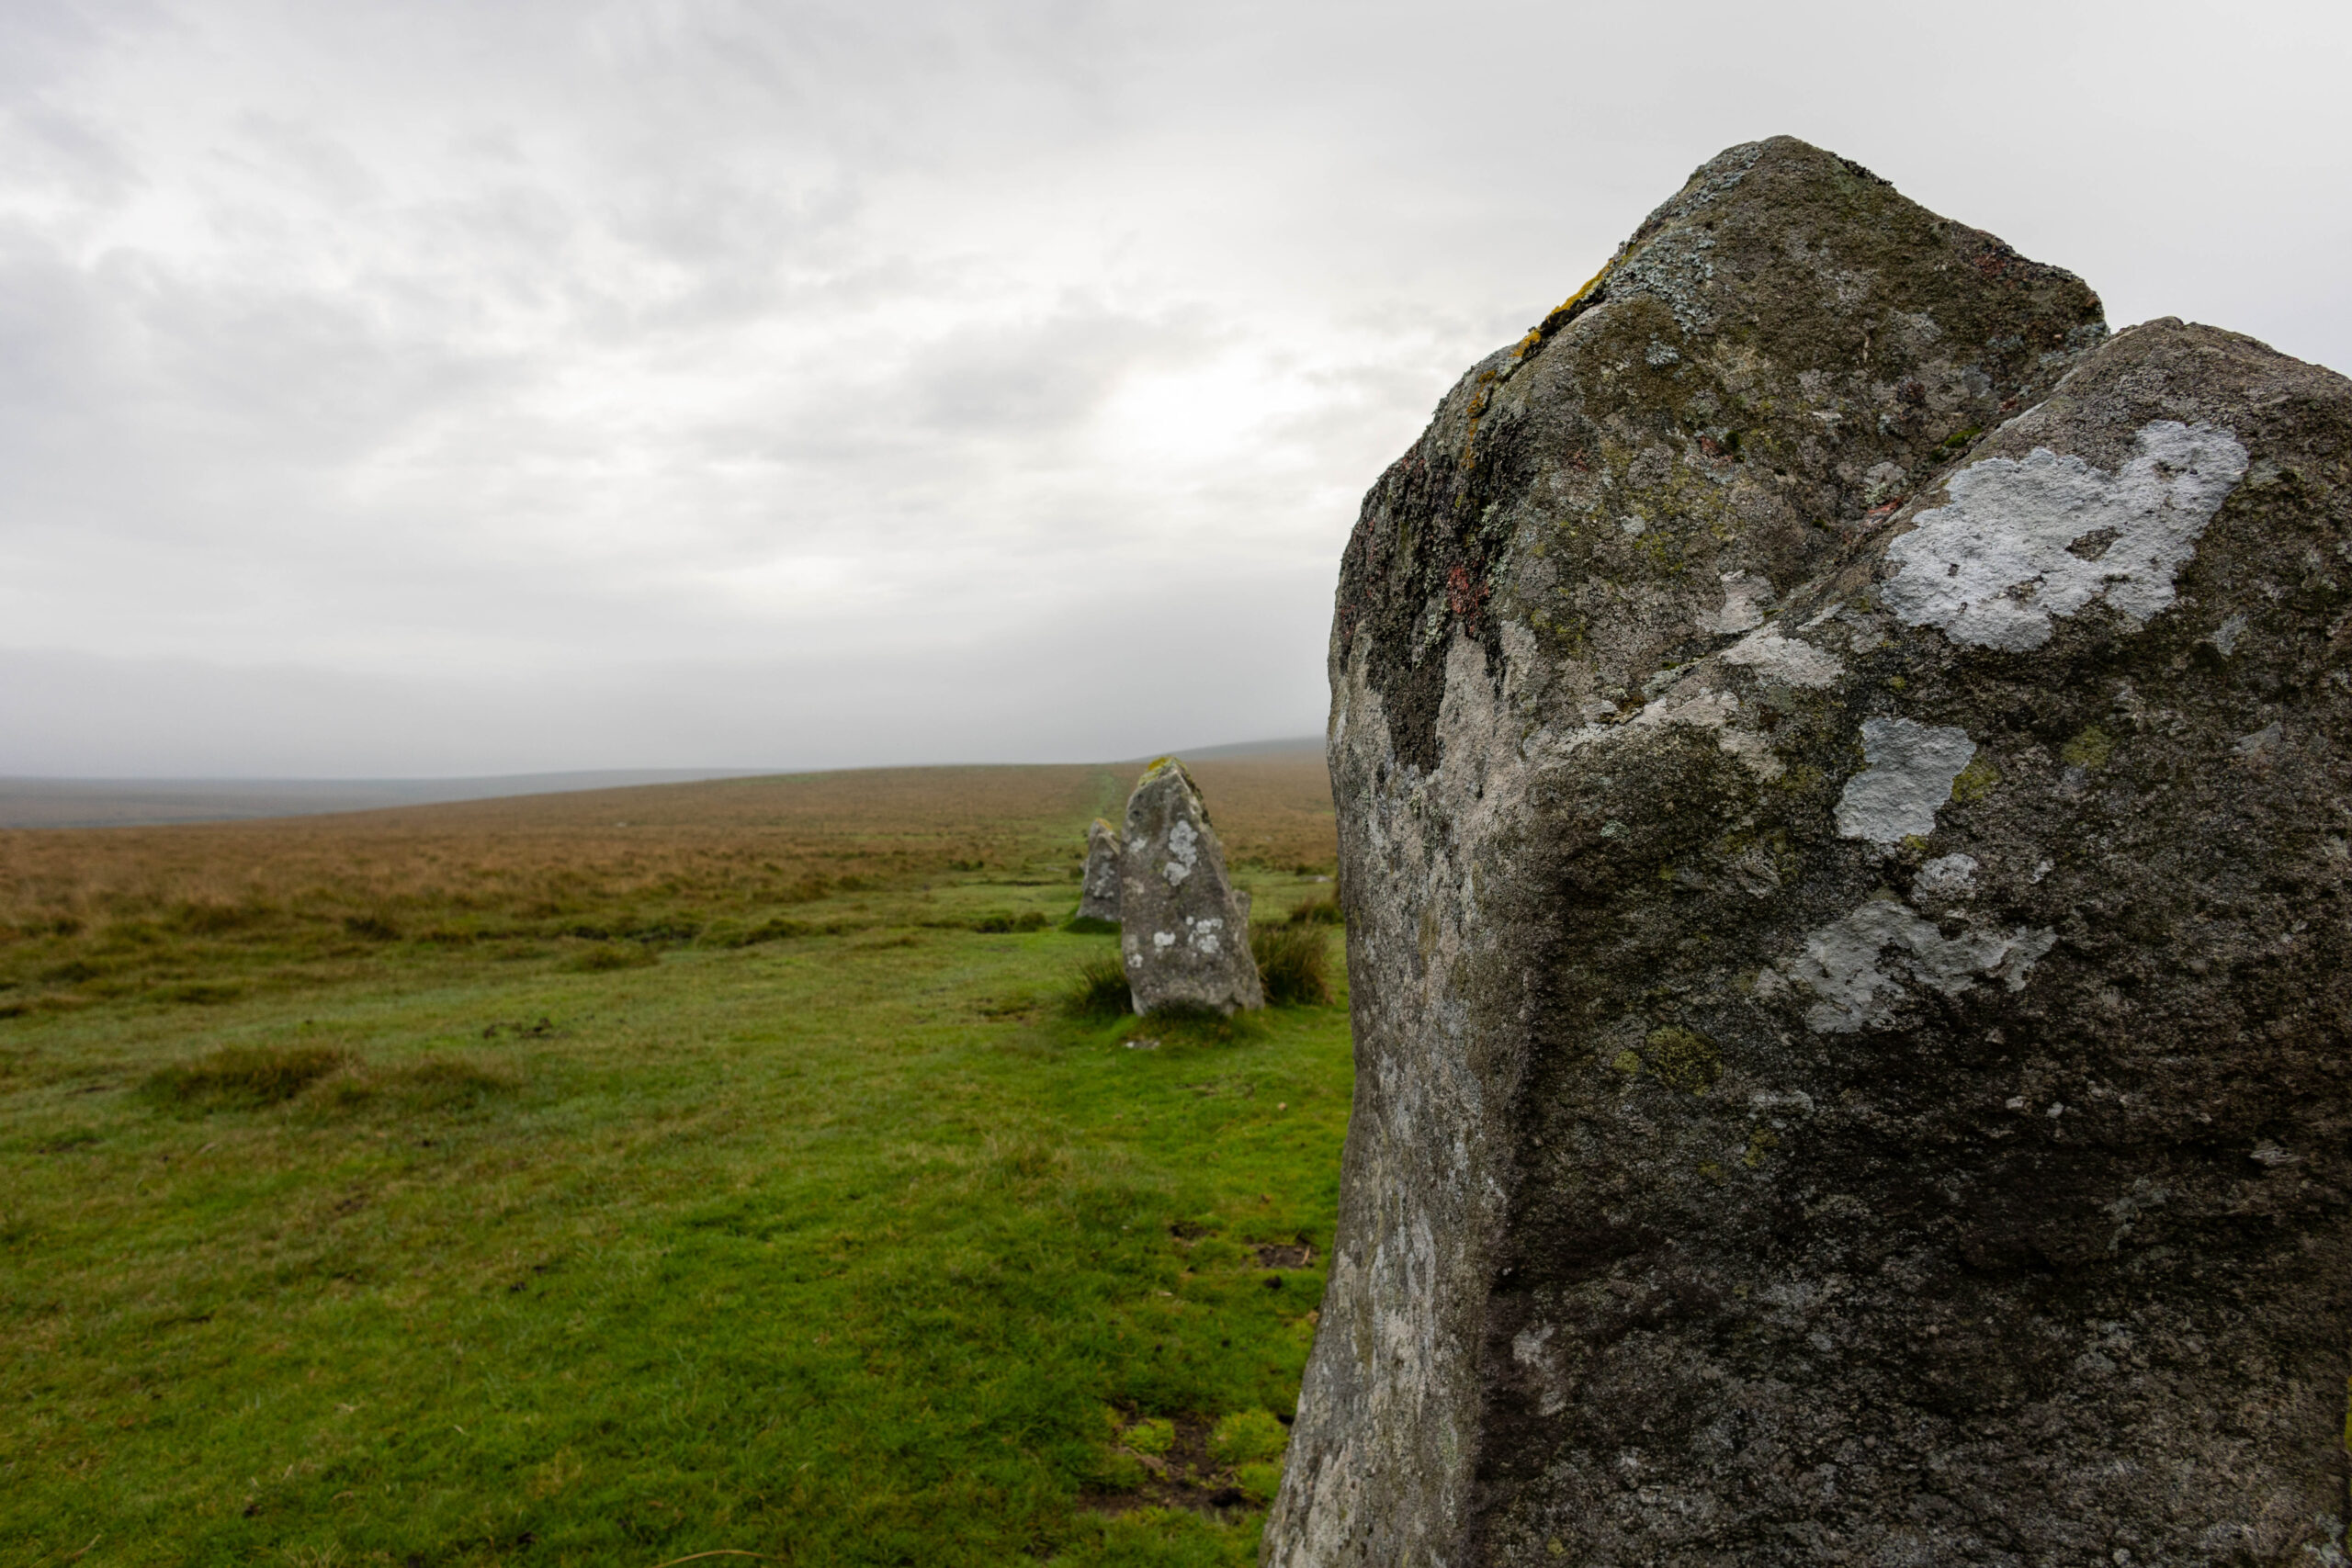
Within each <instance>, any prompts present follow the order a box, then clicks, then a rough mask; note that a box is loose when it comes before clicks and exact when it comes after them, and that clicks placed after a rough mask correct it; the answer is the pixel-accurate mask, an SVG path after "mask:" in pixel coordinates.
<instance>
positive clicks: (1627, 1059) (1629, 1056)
mask: <svg viewBox="0 0 2352 1568" xmlns="http://www.w3.org/2000/svg"><path fill="white" fill-rule="evenodd" d="M1609 1065H1610V1066H1612V1067H1614V1068H1616V1069H1617V1070H1618V1071H1619V1072H1621V1073H1624V1074H1626V1075H1628V1076H1631V1075H1633V1074H1634V1073H1638V1072H1640V1071H1641V1070H1642V1054H1641V1053H1640V1052H1639V1051H1620V1052H1618V1053H1617V1059H1616V1060H1615V1061H1613V1062H1611V1063H1610V1064H1609Z"/></svg>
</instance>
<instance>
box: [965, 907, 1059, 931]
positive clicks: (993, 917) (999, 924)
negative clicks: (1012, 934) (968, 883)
mask: <svg viewBox="0 0 2352 1568" xmlns="http://www.w3.org/2000/svg"><path fill="white" fill-rule="evenodd" d="M972 929H973V930H974V931H980V932H982V933H997V932H1002V931H1044V930H1045V929H1046V917H1045V915H1044V914H1043V912H1041V911H1039V910H1036V909H1028V910H1024V911H1023V912H1022V913H1020V914H1018V915H1012V914H1006V913H1003V912H1001V911H996V912H991V913H989V914H986V915H982V916H981V917H980V918H979V919H977V920H974V921H973V922H972Z"/></svg>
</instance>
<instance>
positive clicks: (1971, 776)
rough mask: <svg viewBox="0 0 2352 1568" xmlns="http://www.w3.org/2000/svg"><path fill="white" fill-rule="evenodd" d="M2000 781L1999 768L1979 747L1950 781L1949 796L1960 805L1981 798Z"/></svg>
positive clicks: (1988, 793) (1991, 791) (1990, 792)
mask: <svg viewBox="0 0 2352 1568" xmlns="http://www.w3.org/2000/svg"><path fill="white" fill-rule="evenodd" d="M2000 782H2001V770H2000V769H1998V768H1996V767H1995V766H1994V765H1993V760H1992V759H1991V758H1990V757H1988V756H1986V755H1985V752H1984V750H1983V749H1982V748H1981V747H1980V748H1979V749H1978V750H1977V752H1976V755H1975V756H1973V757H1971V758H1970V759H1969V760H1968V766H1966V767H1964V768H1962V769H1961V770H1960V776H1959V777H1958V778H1955V779H1953V780H1952V781H1951V797H1952V798H1953V799H1954V800H1957V801H1959V802H1960V803H1961V804H1962V805H1966V804H1967V803H1968V802H1970V801H1972V800H1982V799H1984V798H1985V796H1986V795H1990V794H1992V793H1993V787H1994V786H1995V785H1996V784H1999V783H2000Z"/></svg>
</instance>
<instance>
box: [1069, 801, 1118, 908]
mask: <svg viewBox="0 0 2352 1568" xmlns="http://www.w3.org/2000/svg"><path fill="white" fill-rule="evenodd" d="M1119 858H1120V850H1119V830H1118V829H1116V828H1114V827H1112V826H1111V824H1109V823H1108V822H1105V821H1103V818H1100V817H1097V818H1095V819H1094V820H1093V821H1092V822H1091V823H1090V824H1088V825H1087V829H1086V879H1085V881H1084V882H1083V883H1081V884H1080V892H1079V896H1078V918H1079V919H1081V920H1110V921H1112V922H1114V923H1115V922H1116V921H1117V920H1118V919H1119Z"/></svg>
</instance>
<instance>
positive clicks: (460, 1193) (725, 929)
mask: <svg viewBox="0 0 2352 1568" xmlns="http://www.w3.org/2000/svg"><path fill="white" fill-rule="evenodd" d="M1311 886H1312V885H1311V884H1309V883H1308V882H1306V880H1305V879H1304V878H1299V877H1289V876H1280V877H1277V876H1272V875H1269V876H1265V877H1261V878H1259V879H1258V881H1257V884H1256V887H1257V898H1258V905H1259V908H1261V910H1263V911H1265V913H1264V915H1263V917H1262V918H1263V919H1265V920H1266V922H1267V923H1268V925H1269V926H1270V927H1271V926H1272V925H1273V924H1274V922H1275V919H1276V915H1275V908H1276V907H1278V906H1281V905H1284V904H1287V903H1290V902H1294V901H1295V900H1297V899H1300V898H1303V897H1306V896H1307V894H1308V893H1309V891H1310V888H1311ZM1070 897H1072V893H1071V890H1070V889H1069V886H1068V885H1067V881H1066V879H1060V878H1057V880H1056V881H1054V882H1053V883H1050V884H1049V883H1046V882H1045V881H1043V880H1042V879H1041V880H1040V881H1038V882H1036V883H1035V884H1032V885H1027V886H1024V885H1023V884H1021V883H1019V882H1009V881H1007V880H1005V879H1003V878H1001V877H1000V878H998V879H997V880H994V881H989V880H985V879H981V878H973V879H970V880H969V881H968V882H967V883H964V884H957V885H954V886H947V885H942V886H935V887H932V888H927V889H924V890H922V891H921V892H920V893H919V894H918V893H917V892H915V891H913V890H908V891H906V892H904V893H902V894H890V893H887V892H886V893H880V894H864V893H860V892H858V891H856V890H852V891H851V892H849V893H845V894H841V893H837V894H834V895H832V896H830V897H826V898H821V899H809V900H806V901H803V902H800V903H797V904H796V905H795V907H794V913H793V915H792V917H791V918H790V920H789V921H788V922H786V921H784V920H783V919H782V918H781V917H775V918H770V919H767V924H766V926H765V927H764V928H763V925H762V923H761V921H760V920H755V919H742V920H738V921H735V922H734V923H733V924H731V925H730V924H729V921H728V919H720V918H714V919H708V920H706V921H703V922H702V925H701V935H700V938H699V940H693V941H691V944H687V942H686V940H685V939H681V938H678V937H675V936H673V935H668V934H663V933H653V934H651V935H645V934H637V933H631V934H628V935H623V934H619V933H616V932H612V931H599V932H596V933H594V934H587V933H583V934H582V935H581V936H579V937H571V936H547V937H538V938H534V939H532V940H528V941H525V940H521V939H519V938H518V939H515V940H513V941H504V940H501V941H476V942H443V943H436V942H434V941H432V940H430V938H429V933H430V932H431V931H433V930H434V929H435V925H436V922H438V923H442V924H447V917H445V916H443V915H440V914H436V913H435V911H434V910H432V909H429V908H424V909H413V910H409V911H406V912H404V913H403V914H402V915H401V917H399V918H398V919H385V920H383V921H381V922H380V923H379V924H377V925H368V924H367V923H366V920H365V919H362V920H360V921H359V922H357V923H355V924H353V925H351V926H350V927H348V928H347V929H346V928H344V927H341V926H338V927H337V928H336V929H337V931H338V934H339V936H340V939H341V940H347V941H364V942H367V943H368V944H369V946H368V953H367V954H366V955H365V957H364V958H361V957H352V958H350V959H348V960H341V961H337V963H336V964H330V963H327V962H324V961H322V960H311V959H308V958H303V957H300V956H299V955H298V956H297V957H294V958H289V959H287V960H284V961H283V962H285V963H288V964H300V963H311V964H315V967H314V968H311V969H307V970H301V971H300V972H295V971H293V970H272V971H268V972H267V973H266V974H264V973H263V972H262V971H260V970H257V969H252V968H251V966H252V964H254V963H257V962H259V961H258V960H250V959H248V960H241V961H240V962H241V963H243V964H245V965H246V969H239V968H238V967H237V966H236V965H232V964H226V963H225V961H224V963H223V964H222V965H220V966H219V967H218V968H214V967H208V965H207V964H205V963H204V962H203V961H202V953H203V951H204V944H206V943H214V942H220V941H222V940H224V939H223V935H222V933H221V932H220V931H211V930H207V929H199V928H202V927H204V925H205V922H203V921H200V920H191V921H187V922H184V929H181V930H179V931H176V932H165V933H164V934H162V935H160V936H158V938H157V939H156V942H155V944H154V945H153V952H152V955H151V956H150V957H148V958H146V959H142V960H141V962H142V963H145V964H148V965H149V968H150V969H152V970H153V972H156V973H166V972H173V973H175V984H177V985H180V986H183V987H192V988H194V989H195V990H196V991H200V992H202V993H203V994H202V995H191V996H189V997H187V998H181V999H174V998H171V997H169V996H166V995H164V994H163V993H161V992H158V991H156V990H154V989H153V988H149V989H144V990H141V991H139V992H137V993H135V994H130V995H126V996H125V997H123V998H117V999H108V998H106V997H104V996H99V995H96V993H95V991H92V992H91V993H90V994H91V995H93V996H94V997H95V999H92V1000H90V1001H89V1002H88V1003H87V1004H86V1005H83V1006H78V1007H75V1008H72V1009H69V1010H38V1009H37V1010H28V1011H26V1012H24V1013H22V1014H21V1015H19V1016H17V1017H13V1018H6V1019H0V1408H5V1409H6V1411H7V1413H8V1414H7V1417H6V1420H5V1421H0V1568H7V1565H13V1564H23V1565H24V1568H32V1565H33V1564H36V1563H40V1564H51V1563H62V1562H68V1561H72V1562H77V1563H81V1564H98V1563H174V1564H179V1563H191V1564H212V1563H221V1564H226V1563H253V1562H271V1563H281V1562H282V1563H288V1564H320V1565H323V1564H331V1563H334V1564H342V1563H376V1562H381V1563H390V1564H411V1563H414V1564H444V1563H490V1562H550V1563H553V1562H561V1563H613V1564H643V1565H645V1568H652V1565H653V1564H657V1563H661V1562H667V1561H670V1560H672V1559H674V1558H678V1557H683V1556H685V1555H687V1554H689V1553H695V1552H705V1551H719V1550H723V1549H724V1550H734V1551H749V1552H757V1553H762V1554H764V1555H766V1556H768V1557H770V1558H772V1559H774V1560H775V1561H779V1562H791V1563H805V1564H822V1563H910V1564H912V1563H920V1564H925V1565H937V1564H963V1563H971V1564H982V1563H986V1564H1001V1563H1020V1562H1045V1561H1048V1560H1050V1561H1053V1562H1059V1563H1072V1564H1091V1563H1104V1564H1110V1563H1119V1564H1143V1563H1168V1564H1180V1563H1182V1564H1191V1563H1200V1564H1208V1563H1235V1564H1238V1563H1244V1562H1252V1561H1254V1551H1255V1544H1256V1537H1257V1531H1258V1529H1259V1523H1260V1520H1261V1517H1262V1508H1263V1505H1264V1502H1265V1500H1266V1499H1267V1497H1268V1496H1269V1495H1270V1494H1271V1488H1272V1479H1273V1477H1274V1476H1275V1475H1276V1474H1277V1473H1278V1462H1279V1452H1280V1444H1281V1437H1282V1434H1283V1422H1282V1419H1281V1418H1283V1417H1286V1416H1289V1415H1290V1413H1291V1411H1292V1408H1293V1401H1294V1400H1295V1397H1296V1391H1297V1382H1298V1375H1299V1371H1300V1367H1301V1365H1302V1363H1303V1361H1304V1359H1305V1356H1306V1348H1307V1344H1308V1341H1309V1337H1310V1336H1311V1333H1312V1325H1313V1321H1314V1310H1313V1309H1314V1308H1315V1306H1316V1304H1317V1301H1318V1300H1319V1297H1320V1292H1321V1289H1322V1282H1323V1276H1322V1273H1321V1265H1322V1261H1323V1259H1324V1258H1325V1256H1326V1252H1327V1249H1328V1247H1329V1241H1330V1233H1331V1225H1332V1220H1333V1213H1334V1205H1335V1201H1336V1196H1337V1186H1338V1179H1339V1149H1340V1138H1341V1135H1342V1133H1343V1130H1344V1126H1345V1121H1346V1115H1347V1107H1348V1099H1349V1089H1350V1077H1349V1072H1350V1069H1349V1055H1348V1029H1347V1021H1346V1015H1345V1010H1344V1006H1343V1005H1342V1004H1343V997H1338V996H1335V998H1334V1001H1333V1004H1332V1005H1328V1006H1314V1007H1294V1008H1285V1009H1278V1010H1272V1011H1270V1012H1268V1013H1266V1014H1263V1015H1259V1016H1258V1017H1255V1018H1252V1019H1250V1020H1246V1021H1241V1022H1240V1023H1238V1024H1236V1025H1228V1024H1225V1023H1222V1022H1217V1023H1209V1022H1203V1023H1200V1024H1198V1025H1197V1026H1195V1025H1193V1024H1188V1023H1186V1022H1185V1021H1159V1020H1154V1021H1150V1022H1151V1025H1152V1027H1151V1029H1150V1031H1149V1037H1150V1043H1152V1045H1153V1047H1154V1048H1151V1049H1140V1048H1132V1047H1131V1046H1130V1045H1129V1044H1128V1042H1129V1040H1130V1039H1132V1038H1135V1037H1136V1036H1137V1034H1138V1031H1139V1028H1140V1026H1142V1025H1143V1024H1144V1023H1145V1021H1140V1020H1136V1019H1133V1018H1131V1017H1127V1016H1125V1013H1124V1012H1123V1011H1122V1012H1115V1013H1114V1012H1113V1011H1111V1010H1107V1009H1106V1010H1102V1011H1100V1012H1098V1013H1094V1014H1091V1015H1090V1014H1086V1013H1084V1012H1083V1011H1082V1010H1081V1011H1080V1012H1076V1013H1074V1012H1073V1011H1072V1010H1069V1008H1067V1007H1066V1006H1064V1005H1063V1000H1064V998H1067V997H1069V995H1070V993H1071V991H1072V988H1073V987H1076V986H1077V985H1078V984H1079V983H1080V975H1081V973H1082V972H1083V971H1084V970H1085V969H1086V967H1087V965H1088V963H1089V961H1090V960H1094V961H1096V963H1095V966H1096V967H1098V968H1099V967H1101V964H1100V962H1099V961H1100V960H1101V959H1102V958H1103V957H1104V956H1106V955H1109V954H1111V953H1113V952H1114V939H1108V938H1104V937H1101V936H1088V935H1074V934H1070V933H1068V932H1065V931H1057V930H1050V929H1045V930H1041V929H1038V928H1039V927H1041V926H1044V925H1046V924H1047V922H1049V921H1054V920H1058V919H1061V918H1062V917H1063V916H1064V915H1065V914H1066V913H1067V908H1068V903H1069V898H1070ZM687 913H688V914H689V915H691V914H692V913H693V911H687ZM1033 917H1034V919H1033ZM363 927H364V928H365V929H363ZM1298 929H1300V930H1304V931H1314V932H1315V935H1316V937H1317V940H1318V941H1319V940H1320V936H1321V933H1320V931H1319V929H1318V928H1314V927H1311V926H1309V927H1302V928H1298ZM829 931H830V932H831V933H832V934H827V933H828V932H829ZM232 934H233V933H232ZM28 940H32V939H28ZM39 940H41V941H51V940H61V939H55V938H52V937H50V936H41V937H40V938H39ZM94 940H95V939H94ZM272 962H280V961H277V960H272ZM338 964H340V966H338ZM1113 968H1114V972H1115V959H1114V961H1113ZM248 970H250V972H252V973H254V974H255V975H257V976H260V977H259V978H258V979H256V980H254V982H253V983H252V984H250V985H246V984H243V983H241V982H239V981H238V980H237V979H236V976H238V975H239V974H242V973H246V972H247V971H248ZM223 973H225V974H226V976H228V977H226V978H224V977H222V975H223ZM1331 978H1332V979H1333V981H1334V983H1335V984H1336V985H1337V986H1338V987H1340V989H1341V990H1343V989H1344V981H1343V979H1342V978H1341V977H1340V976H1336V975H1334V976H1331ZM68 983H71V984H74V985H80V986H85V987H88V986H89V982H88V981H87V980H86V979H85V980H77V981H71V982H67V981H60V982H58V984H60V985H64V984H68ZM207 987H209V989H207ZM1141 1043H1143V1042H1142V1041H1141V1040H1139V1039H1138V1040H1136V1044H1138V1045H1140V1044H1141ZM1261 1249H1265V1250H1262V1251H1261ZM1276 1249H1280V1250H1276ZM1301 1257H1304V1258H1306V1259H1307V1260H1308V1261H1307V1262H1306V1266H1304V1267H1299V1266H1296V1264H1297V1262H1298V1259H1299V1258H1301ZM1269 1264H1273V1265H1276V1266H1274V1267H1269V1266H1267V1265H1269ZM85 1547H86V1550H85ZM710 1561H713V1562H724V1561H743V1560H742V1559H711V1560H710Z"/></svg>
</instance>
